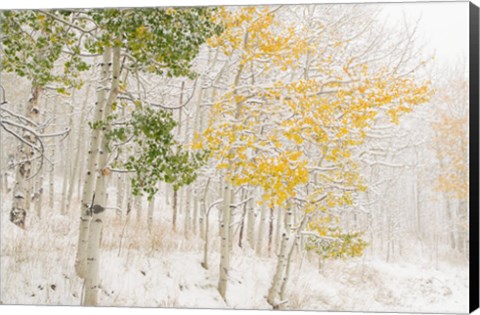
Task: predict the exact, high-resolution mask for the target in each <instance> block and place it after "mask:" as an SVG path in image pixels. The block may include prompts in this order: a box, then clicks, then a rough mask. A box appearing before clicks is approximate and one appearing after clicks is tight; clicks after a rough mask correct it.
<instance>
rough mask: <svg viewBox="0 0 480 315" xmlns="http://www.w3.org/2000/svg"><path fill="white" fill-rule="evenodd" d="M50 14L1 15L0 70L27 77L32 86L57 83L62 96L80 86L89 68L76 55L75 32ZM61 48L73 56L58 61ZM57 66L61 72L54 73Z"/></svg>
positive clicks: (61, 14) (59, 13)
mask: <svg viewBox="0 0 480 315" xmlns="http://www.w3.org/2000/svg"><path fill="white" fill-rule="evenodd" d="M50 13H51V15H55V16H58V17H59V18H60V19H63V18H67V17H68V16H70V15H71V13H70V12H68V11H62V10H52V11H50ZM51 15H46V14H43V13H42V12H40V11H35V10H23V11H21V10H16V11H3V12H1V13H0V19H1V34H2V51H1V53H2V56H1V59H2V71H5V72H13V73H16V74H17V75H19V76H21V77H26V78H28V79H29V80H31V81H32V84H33V85H34V86H45V85H47V84H49V83H56V84H57V85H58V86H60V87H59V89H60V91H59V92H60V93H62V91H65V88H70V87H75V88H80V87H81V84H82V80H81V79H80V73H81V72H82V71H85V70H87V69H88V68H89V65H88V64H87V63H86V62H85V61H84V60H83V59H82V58H81V57H80V56H79V55H78V53H79V52H80V48H79V47H78V32H77V33H76V32H75V31H74V29H72V28H71V27H68V26H67V25H66V24H64V23H62V22H59V21H58V20H56V19H54V18H53V17H52V16H51ZM64 49H66V50H68V51H71V52H73V53H71V54H69V55H66V57H65V58H64V59H62V60H60V57H61V55H62V53H63V50H64ZM59 63H60V64H61V65H62V66H63V71H55V67H57V66H58V65H59Z"/></svg>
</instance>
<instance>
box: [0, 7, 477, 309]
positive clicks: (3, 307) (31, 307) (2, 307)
mask: <svg viewBox="0 0 480 315" xmlns="http://www.w3.org/2000/svg"><path fill="white" fill-rule="evenodd" d="M0 1H5V0H0ZM322 2H323V3H346V2H348V3H361V2H376V1H372V0H363V1H360V0H344V1H341V0H336V1H335V0H303V1H302V0H260V1H252V0H228V2H227V1H221V0H176V1H166V0H135V1H132V0H80V1H79V0H76V1H73V0H36V1H33V0H30V1H29V0H8V2H6V3H5V2H0V9H27V8H74V7H76V8H79V7H81V8H89V7H108V6H116V7H131V6H171V5H175V6H191V5H226V4H228V5H241V4H278V3H282V4H302V3H322ZM382 2H398V1H392V0H390V1H389V0H383V1H382ZM404 2H415V1H412V0H404ZM473 3H475V4H476V5H477V6H480V0H474V1H473ZM452 27H453V28H454V27H455V25H452ZM133 312H134V313H135V314H140V315H148V314H157V315H158V314H160V315H161V314H175V315H207V314H212V315H260V314H265V313H266V311H241V310H235V311H232V310H198V309H195V310H187V309H159V308H155V309H153V308H148V309H147V308H117V307H115V308H114V307H95V308H92V307H88V308H87V307H62V306H56V307H47V306H5V305H1V306H0V314H39V315H43V314H48V315H56V314H68V315H77V314H119V315H124V314H129V315H132V313H133ZM309 313H313V312H293V311H292V312H288V313H287V314H288V315H290V314H291V315H299V314H309ZM277 314H278V313H277ZM325 314H327V313H325ZM328 314H332V315H342V314H343V315H356V314H359V313H353V312H352V313H350V312H342V313H340V312H329V313H328ZM375 314H379V315H382V314H385V313H375ZM390 314H395V313H390ZM473 314H475V315H480V311H479V310H477V311H476V312H474V313H473Z"/></svg>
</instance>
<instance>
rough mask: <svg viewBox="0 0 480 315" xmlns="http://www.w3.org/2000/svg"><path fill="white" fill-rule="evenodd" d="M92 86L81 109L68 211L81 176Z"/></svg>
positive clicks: (70, 182)
mask: <svg viewBox="0 0 480 315" xmlns="http://www.w3.org/2000/svg"><path fill="white" fill-rule="evenodd" d="M90 88H91V84H89V85H88V86H87V90H86V94H85V99H84V101H83V104H82V108H81V109H80V110H81V116H80V120H79V122H78V136H77V144H76V146H75V147H76V152H77V154H75V159H74V161H73V167H72V171H71V172H72V173H71V174H70V178H69V184H68V192H67V205H66V211H67V212H68V211H69V210H70V206H71V204H72V197H73V190H74V186H75V179H77V178H78V177H79V176H78V175H77V174H78V173H79V165H80V157H81V156H82V153H83V147H84V145H83V142H84V141H83V134H84V121H85V113H86V112H87V111H86V110H85V108H86V107H87V102H88V101H89V96H90Z"/></svg>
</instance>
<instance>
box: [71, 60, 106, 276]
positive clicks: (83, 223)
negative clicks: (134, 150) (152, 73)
mask: <svg viewBox="0 0 480 315" xmlns="http://www.w3.org/2000/svg"><path fill="white" fill-rule="evenodd" d="M109 62H110V56H109V55H108V53H107V52H104V54H103V60H102V67H101V70H100V71H101V73H100V75H101V79H100V82H99V86H98V87H97V100H96V103H95V114H94V117H93V122H94V124H95V123H97V122H100V121H101V120H102V119H103V111H104V107H105V102H106V96H107V93H106V89H105V88H106V85H107V83H108V74H109V68H110V67H109V65H108V64H109ZM99 139H100V129H99V128H95V129H93V130H92V131H91V137H90V148H89V150H88V155H87V172H86V176H85V183H84V185H83V192H82V198H81V200H80V202H81V205H80V227H79V234H78V243H77V253H76V257H75V271H76V273H77V275H78V276H79V277H80V278H85V271H86V264H87V260H86V259H87V242H88V228H89V225H90V220H91V218H92V217H91V213H90V212H91V211H90V208H91V206H92V201H93V197H94V188H95V181H96V174H97V173H98V150H99Z"/></svg>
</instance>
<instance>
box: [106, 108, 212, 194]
mask: <svg viewBox="0 0 480 315" xmlns="http://www.w3.org/2000/svg"><path fill="white" fill-rule="evenodd" d="M176 125H177V123H176V122H175V120H174V119H173V118H172V114H171V112H169V111H166V110H154V109H151V108H147V109H143V110H139V111H135V112H133V114H132V119H131V120H130V121H129V122H128V123H127V124H125V125H123V126H122V127H119V128H113V129H112V130H111V131H110V133H109V134H108V137H109V138H110V139H111V140H112V141H117V142H125V141H126V140H127V139H132V141H131V143H130V144H129V145H130V146H131V147H132V150H130V151H131V152H133V153H132V154H131V155H129V156H128V158H127V160H126V161H125V162H123V163H118V164H119V165H120V166H122V167H125V168H126V169H127V170H128V171H131V172H133V174H134V175H133V177H132V187H133V194H134V195H138V194H141V193H142V192H145V193H147V194H148V196H149V198H151V197H153V195H154V194H155V193H156V192H157V183H158V182H166V183H169V184H172V186H173V189H174V190H175V191H176V190H178V189H179V188H180V187H181V186H184V185H189V184H190V183H192V182H193V181H194V180H195V179H196V177H197V170H198V169H199V168H200V167H201V166H202V165H204V164H205V162H206V158H207V156H208V154H207V153H208V152H205V151H196V152H190V151H187V150H184V149H183V147H182V146H181V145H180V144H179V143H178V142H177V141H176V139H175V138H174V136H173V133H172V131H173V129H174V128H175V126H176Z"/></svg>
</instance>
